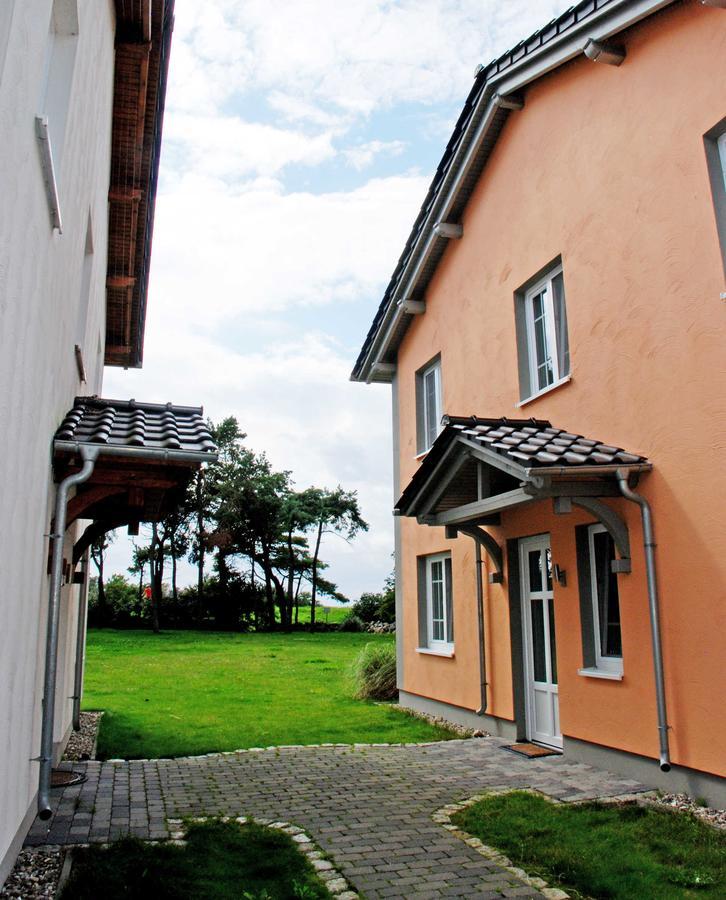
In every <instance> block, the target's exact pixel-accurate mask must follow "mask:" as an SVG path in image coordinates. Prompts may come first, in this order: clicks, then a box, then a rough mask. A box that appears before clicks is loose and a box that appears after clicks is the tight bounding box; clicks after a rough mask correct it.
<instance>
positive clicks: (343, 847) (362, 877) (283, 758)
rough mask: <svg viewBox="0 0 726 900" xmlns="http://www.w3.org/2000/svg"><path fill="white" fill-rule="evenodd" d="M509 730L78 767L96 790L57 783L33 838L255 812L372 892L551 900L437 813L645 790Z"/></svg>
mask: <svg viewBox="0 0 726 900" xmlns="http://www.w3.org/2000/svg"><path fill="white" fill-rule="evenodd" d="M505 743H506V742H505V741H502V740H500V739H498V738H481V739H472V740H456V741H446V742H442V743H436V744H418V745H405V746H376V745H365V746H364V745H357V746H354V747H351V746H341V745H337V746H324V747H289V748H286V747H278V748H270V749H267V750H262V751H245V752H238V753H232V754H218V755H212V756H205V757H191V758H185V759H173V760H171V759H160V760H148V761H147V760H138V761H131V762H88V763H72V764H70V763H68V764H64V767H66V768H71V767H72V768H73V769H74V770H76V771H79V770H81V769H82V770H83V771H85V773H86V775H87V776H88V780H87V782H86V783H85V784H83V785H81V786H79V787H75V788H65V789H64V790H62V791H60V790H59V791H53V795H54V807H55V811H54V815H53V817H52V818H51V819H49V820H48V821H47V822H41V821H40V820H36V822H35V824H34V825H33V827H32V829H31V831H30V834H29V836H28V839H27V842H26V843H27V844H28V845H39V844H46V843H47V844H74V843H86V842H89V841H91V842H93V841H101V842H105V841H109V840H113V839H114V838H116V837H119V836H121V835H124V834H128V833H131V834H134V835H137V836H139V837H141V838H148V839H164V838H167V837H168V836H169V829H168V827H167V822H166V820H167V818H172V819H173V818H181V817H184V816H201V815H208V816H215V815H219V816H224V815H228V816H238V815H251V816H254V817H255V818H257V819H269V820H271V821H272V820H284V821H286V822H290V823H293V824H295V825H299V826H301V827H302V828H304V829H305V831H307V832H308V833H309V834H310V835H311V837H312V838H313V840H314V841H316V842H317V843H318V844H319V846H320V847H321V848H322V849H323V850H324V851H325V852H326V853H328V854H329V855H330V857H331V858H332V859H333V861H334V862H335V864H336V866H337V867H338V868H339V869H340V870H341V871H342V873H343V875H345V877H346V878H347V879H348V881H349V882H350V883H351V885H353V887H354V888H355V889H356V890H357V891H359V892H360V893H361V894H362V895H364V896H365V897H366V898H369V900H373V898H379V897H380V898H384V897H405V898H408V897H415V898H417V900H423V898H426V897H468V898H485V897H542V894H540V893H538V892H537V891H536V890H534V889H533V888H531V887H528V886H526V885H525V884H524V883H523V882H521V881H519V880H518V879H517V878H516V876H514V875H513V874H512V873H511V872H508V871H507V870H505V869H503V868H502V867H501V866H498V865H497V864H495V863H494V862H493V861H492V860H489V859H486V858H485V857H483V856H482V855H480V854H479V853H477V852H476V850H474V849H473V848H471V847H469V846H467V845H466V844H465V843H464V842H463V841H461V840H460V839H459V838H457V837H455V836H453V835H452V834H450V833H449V832H448V831H446V830H445V829H444V828H442V826H441V825H437V824H435V823H434V822H433V821H432V819H431V816H432V814H433V813H434V812H436V811H437V810H438V809H440V808H441V807H442V806H444V805H445V804H447V803H452V802H456V801H458V800H462V799H465V798H467V797H470V796H472V795H473V794H478V793H481V792H483V791H486V790H491V789H506V788H523V787H530V788H535V789H537V790H540V791H543V792H544V793H546V794H548V795H550V796H552V797H556V798H558V799H560V800H565V801H573V800H585V799H591V798H595V797H607V796H617V795H621V794H631V793H636V792H639V791H644V790H646V788H645V786H644V785H641V784H639V783H638V782H635V781H630V780H627V779H624V778H621V777H619V776H615V775H612V774H611V773H609V772H605V771H603V770H600V769H595V768H592V767H590V766H586V765H583V764H581V763H574V762H569V761H567V760H565V759H564V758H562V757H560V756H550V757H546V758H543V759H533V760H529V759H525V758H523V757H519V756H517V755H516V754H513V753H511V752H508V751H506V750H503V749H502V747H503V746H504V744H505Z"/></svg>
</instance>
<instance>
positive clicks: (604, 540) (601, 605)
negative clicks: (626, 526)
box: [592, 531, 623, 657]
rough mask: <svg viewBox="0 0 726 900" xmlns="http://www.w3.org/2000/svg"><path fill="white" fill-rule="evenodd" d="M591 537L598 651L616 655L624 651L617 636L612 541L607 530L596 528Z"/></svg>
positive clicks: (616, 584) (607, 654)
mask: <svg viewBox="0 0 726 900" xmlns="http://www.w3.org/2000/svg"><path fill="white" fill-rule="evenodd" d="M592 538H593V546H594V548H595V583H596V585H597V617H598V624H599V631H600V633H599V635H598V640H599V643H600V655H601V656H615V657H618V656H622V655H623V650H622V643H621V638H620V598H619V597H618V578H617V575H615V574H614V572H613V571H612V569H611V566H610V563H611V562H612V560H613V559H615V544H614V542H613V539H612V537H611V536H610V535H609V534H608V533H607V531H596V532H595V533H594V534H593V536H592Z"/></svg>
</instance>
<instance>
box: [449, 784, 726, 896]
mask: <svg viewBox="0 0 726 900" xmlns="http://www.w3.org/2000/svg"><path fill="white" fill-rule="evenodd" d="M452 821H453V822H454V823H455V824H456V825H457V826H458V827H459V828H462V829H463V830H464V831H467V832H469V833H470V834H473V835H475V836H476V837H478V838H480V839H481V840H482V841H484V843H485V844H487V845H489V846H491V847H496V848H497V849H498V850H500V851H502V852H504V853H505V854H506V855H507V856H508V857H509V858H510V859H511V860H512V861H513V862H514V863H515V865H517V866H520V867H521V868H523V869H526V870H527V871H528V872H530V874H533V875H538V876H540V877H541V878H544V879H545V880H547V881H549V882H551V883H552V882H553V883H556V884H558V885H559V886H560V887H562V888H563V889H564V890H566V891H570V892H578V895H581V896H586V897H597V898H601V897H603V898H605V897H607V898H622V900H625V898H628V900H632V898H636V897H637V898H640V897H643V898H645V897H653V898H656V897H657V898H658V900H670V898H684V897H707V896H712V897H723V896H726V837H725V836H724V835H723V834H722V833H719V832H717V831H716V830H715V829H714V828H711V827H709V826H708V825H706V824H704V823H703V822H700V821H698V820H697V819H696V818H695V817H694V816H691V815H688V814H674V813H670V812H668V811H667V810H659V809H653V808H651V807H642V806H638V805H637V804H628V805H617V806H615V805H611V804H603V803H585V804H578V805H577V806H570V805H563V804H555V803H552V802H550V801H548V800H546V799H545V798H544V797H540V796H537V795H535V794H530V793H526V792H524V791H513V792H511V793H507V794H497V795H493V796H492V797H488V798H486V799H485V800H481V801H479V802H478V803H476V804H474V805H473V806H470V807H468V808H466V809H463V810H461V811H460V812H458V813H457V814H456V815H455V816H453V817H452Z"/></svg>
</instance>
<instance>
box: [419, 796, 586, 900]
mask: <svg viewBox="0 0 726 900" xmlns="http://www.w3.org/2000/svg"><path fill="white" fill-rule="evenodd" d="M509 793H512V791H510V790H506V791H488V792H487V793H485V794H476V795H475V796H473V797H469V798H468V799H467V800H462V801H461V802H460V803H447V805H446V806H442V807H441V809H439V810H437V811H436V812H435V813H434V814H433V815H432V817H431V818H432V819H433V820H434V822H436V824H437V825H442V826H443V827H444V828H445V829H446V830H447V831H448V832H450V833H451V834H452V835H453V836H454V837H457V838H459V839H460V840H462V841H463V842H464V843H465V844H466V845H467V846H469V847H471V848H472V849H473V850H476V852H477V853H480V854H481V855H482V856H485V857H486V858H487V859H489V860H491V861H492V862H493V863H496V864H497V865H498V866H501V867H502V868H503V869H504V870H505V871H507V872H509V873H510V874H511V875H514V876H515V877H516V878H518V879H519V880H520V881H522V882H524V884H526V885H527V887H531V888H535V890H538V891H539V892H540V893H541V894H544V896H545V897H547V898H548V900H570V895H569V894H568V893H566V892H565V891H563V890H560V888H553V887H550V886H549V885H548V884H547V882H546V881H545V880H544V879H543V878H537V877H535V876H533V875H528V874H527V873H526V872H525V871H524V869H520V868H518V867H517V866H515V865H514V864H513V863H512V861H511V859H509V857H508V856H505V855H504V854H503V853H500V852H499V850H497V849H496V848H495V847H489V846H487V845H486V844H485V843H484V842H483V841H481V840H479V838H478V837H474V835H471V834H469V833H468V832H466V831H462V830H461V829H460V828H458V827H457V826H456V825H454V824H453V823H452V821H451V817H452V816H453V815H454V814H455V813H458V812H460V811H461V810H462V809H466V808H467V807H469V806H473V805H474V804H475V803H478V802H479V801H480V800H486V799H487V797H492V796H494V795H496V794H509ZM531 793H533V794H534V793H539V792H538V791H532V792H531ZM548 799H552V798H548Z"/></svg>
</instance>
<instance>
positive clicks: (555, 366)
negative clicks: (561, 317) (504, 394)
mask: <svg viewBox="0 0 726 900" xmlns="http://www.w3.org/2000/svg"><path fill="white" fill-rule="evenodd" d="M558 275H562V266H561V265H558V266H555V267H554V268H553V269H550V270H549V271H548V272H547V274H546V275H545V276H544V277H542V278H540V280H539V281H537V282H536V284H533V285H532V286H531V287H530V288H528V289H527V291H526V292H525V295H524V315H525V331H526V339H527V359H528V365H529V397H527V398H525V399H529V398H531V397H534V396H536V395H537V394H540V393H544V392H545V391H549V390H551V389H552V388H553V387H555V386H556V385H558V384H560V383H562V382H563V381H564V380H565V379H567V378H568V377H569V371H568V372H565V371H564V364H563V363H564V361H563V360H560V359H559V354H558V350H557V330H556V327H555V306H554V291H553V289H552V282H553V280H554V279H555V278H556V277H557V276H558ZM540 294H543V295H544V297H543V301H544V302H543V305H544V319H545V338H546V341H547V351H548V358H549V359H550V360H551V362H552V381H551V382H549V384H546V385H544V386H543V387H540V384H539V377H538V368H539V364H538V362H537V347H536V338H535V316H534V300H535V297H538V296H539V295H540ZM566 308H567V298H566V297H565V309H566Z"/></svg>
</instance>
